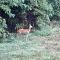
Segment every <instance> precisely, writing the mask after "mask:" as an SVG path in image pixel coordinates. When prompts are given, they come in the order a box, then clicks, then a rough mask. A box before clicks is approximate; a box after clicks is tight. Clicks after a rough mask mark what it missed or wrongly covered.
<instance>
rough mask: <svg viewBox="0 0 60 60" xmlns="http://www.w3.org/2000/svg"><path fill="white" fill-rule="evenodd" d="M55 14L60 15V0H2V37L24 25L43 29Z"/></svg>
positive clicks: (0, 24) (0, 23) (0, 7)
mask: <svg viewBox="0 0 60 60" xmlns="http://www.w3.org/2000/svg"><path fill="white" fill-rule="evenodd" d="M54 16H55V17H60V0H58V1H57V0H0V37H2V34H4V33H6V32H7V31H9V32H16V29H19V28H21V27H22V26H23V25H24V28H28V27H29V24H31V25H32V26H33V27H34V28H35V29H39V30H41V29H42V28H43V27H46V26H48V25H49V24H50V21H51V20H52V19H53V18H54ZM26 23H27V24H26Z"/></svg>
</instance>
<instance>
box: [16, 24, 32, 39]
mask: <svg viewBox="0 0 60 60" xmlns="http://www.w3.org/2000/svg"><path fill="white" fill-rule="evenodd" d="M31 28H32V26H31V25H29V29H23V28H22V29H19V30H17V33H19V34H23V35H26V40H28V36H29V33H30V32H31V31H32V30H31Z"/></svg>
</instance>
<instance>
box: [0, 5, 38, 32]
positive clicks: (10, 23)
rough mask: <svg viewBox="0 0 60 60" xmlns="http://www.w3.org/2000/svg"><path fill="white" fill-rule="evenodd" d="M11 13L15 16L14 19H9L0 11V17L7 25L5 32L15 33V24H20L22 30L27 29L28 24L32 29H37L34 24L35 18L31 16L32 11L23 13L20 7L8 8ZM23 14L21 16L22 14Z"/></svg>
mask: <svg viewBox="0 0 60 60" xmlns="http://www.w3.org/2000/svg"><path fill="white" fill-rule="evenodd" d="M10 9H11V13H12V14H15V17H9V15H8V14H7V13H5V11H3V9H0V16H1V17H2V18H4V19H6V24H7V30H8V31H9V32H10V33H11V32H16V29H15V27H16V24H20V23H22V24H23V25H24V28H29V24H31V25H32V26H33V27H35V28H37V27H38V25H37V24H36V21H37V16H36V15H34V14H33V12H34V10H29V11H25V13H23V11H22V9H21V7H20V6H18V7H16V6H13V7H10ZM22 13H23V14H22Z"/></svg>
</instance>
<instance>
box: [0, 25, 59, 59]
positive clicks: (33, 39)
mask: <svg viewBox="0 0 60 60" xmlns="http://www.w3.org/2000/svg"><path fill="white" fill-rule="evenodd" d="M58 30H59V29H58ZM53 31H54V32H55V33H52V34H51V35H49V36H40V35H38V36H36V35H32V34H29V37H28V38H27V39H26V35H23V36H22V35H18V36H17V35H16V36H14V34H13V35H12V36H10V37H9V38H10V40H8V42H7V39H3V43H0V60H60V32H59V31H57V27H56V26H55V28H54V29H53Z"/></svg>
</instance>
